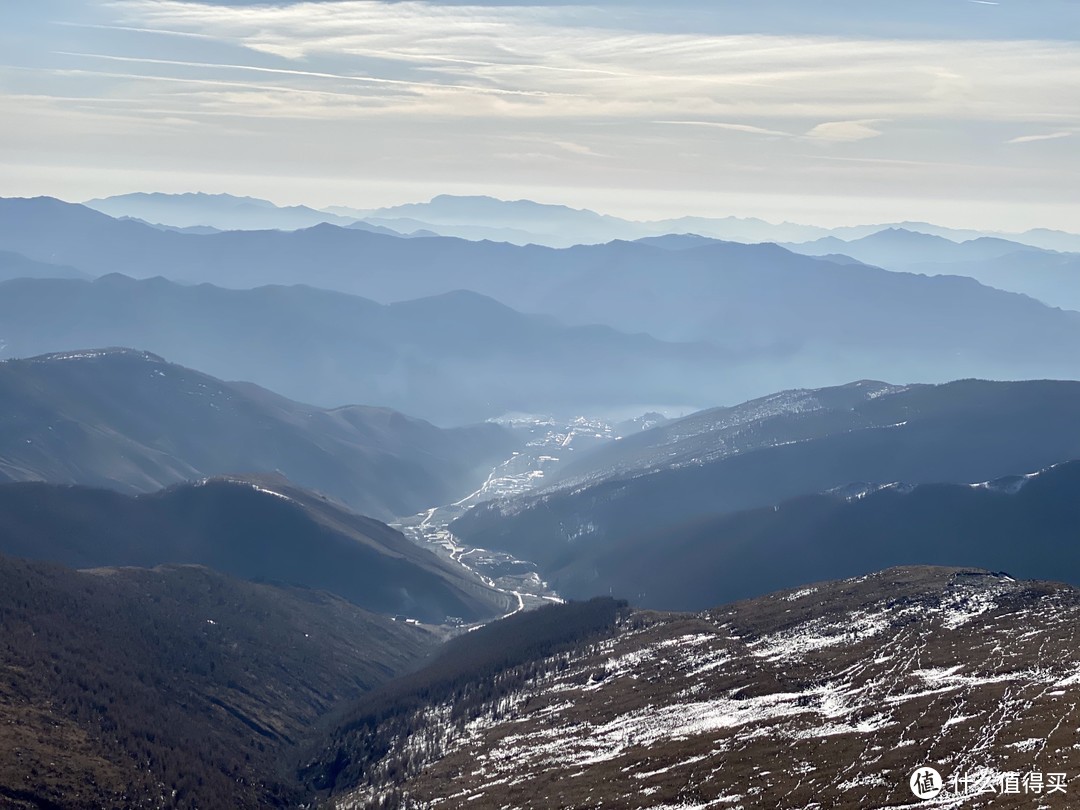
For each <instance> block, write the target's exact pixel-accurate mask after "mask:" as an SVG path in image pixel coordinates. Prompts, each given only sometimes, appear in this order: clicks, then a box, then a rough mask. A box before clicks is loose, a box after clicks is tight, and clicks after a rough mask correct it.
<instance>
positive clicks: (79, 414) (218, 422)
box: [0, 305, 514, 519]
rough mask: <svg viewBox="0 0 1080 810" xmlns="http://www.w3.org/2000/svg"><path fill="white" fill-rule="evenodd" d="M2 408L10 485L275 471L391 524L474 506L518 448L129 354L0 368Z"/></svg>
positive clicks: (473, 432)
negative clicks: (470, 500)
mask: <svg viewBox="0 0 1080 810" xmlns="http://www.w3.org/2000/svg"><path fill="white" fill-rule="evenodd" d="M0 306H2V305H0ZM113 314H114V315H116V314H117V313H116V312H115V310H114V311H113ZM146 314H147V313H145V312H144V313H143V315H144V316H145V315H146ZM0 400H2V401H3V403H4V409H3V412H2V413H0V480H8V481H27V480H40V481H50V482H53V483H70V484H86V485H89V486H108V487H113V488H116V489H119V490H121V491H125V492H150V491H153V490H156V489H160V488H161V487H163V486H168V485H170V484H175V483H178V482H180V481H186V480H191V479H195V478H204V477H207V476H213V475H222V474H229V473H273V472H277V473H280V474H282V475H284V476H286V477H287V478H289V479H290V480H292V481H293V482H295V483H296V484H298V485H301V486H305V487H309V488H311V489H315V490H319V491H321V492H324V493H326V494H327V495H331V496H332V497H334V498H337V499H338V500H340V501H342V502H344V503H346V504H348V505H349V506H351V507H352V508H354V509H356V510H357V511H359V512H362V513H364V514H369V515H372V516H373V517H378V518H383V519H389V518H392V517H394V516H397V515H411V514H414V513H415V512H418V511H420V510H421V509H424V508H427V507H429V506H431V505H434V504H440V503H445V502H448V501H452V500H456V499H458V498H461V497H464V496H465V495H467V494H468V493H470V492H472V491H473V490H474V489H476V487H478V486H479V484H480V483H482V482H483V480H484V478H485V477H486V476H487V473H488V472H489V471H490V469H491V467H492V466H493V465H494V464H495V463H497V462H498V461H499V460H501V459H503V458H505V457H506V456H507V455H508V454H509V453H510V451H511V449H512V445H513V441H514V440H513V438H512V437H511V435H510V434H509V433H508V432H507V431H506V430H504V429H502V428H500V427H497V426H495V425H479V426H476V427H469V428H456V429H453V430H441V429H439V428H436V427H434V426H433V425H431V424H428V423H427V422H423V421H420V420H418V419H410V418H409V417H406V416H403V415H402V414H400V413H397V412H395V411H391V410H387V409H383V408H371V407H363V406H349V407H343V408H335V409H331V410H325V409H321V408H316V407H314V406H311V405H304V404H301V403H298V402H292V401H290V400H288V399H285V398H284V397H279V396H277V395H275V394H272V393H270V392H269V391H267V390H265V389H262V388H259V387H258V386H255V385H251V384H247V383H226V382H222V381H221V380H218V379H215V378H214V377H210V376H209V375H206V374H202V373H200V372H197V371H192V370H191V369H188V368H184V367H183V366H179V365H175V364H173V363H168V362H166V361H164V360H162V359H161V358H160V357H157V356H155V355H151V354H147V353H145V352H137V351H132V350H126V349H105V350H91V351H81V352H66V353H63V354H54V355H46V356H42V357H35V358H33V359H29V360H10V361H7V362H3V363H0Z"/></svg>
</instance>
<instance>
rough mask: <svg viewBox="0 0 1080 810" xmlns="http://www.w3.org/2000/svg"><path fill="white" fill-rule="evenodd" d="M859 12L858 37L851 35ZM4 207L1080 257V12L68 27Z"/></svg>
mask: <svg viewBox="0 0 1080 810" xmlns="http://www.w3.org/2000/svg"><path fill="white" fill-rule="evenodd" d="M856 9H857V11H858V13H855V12H856ZM5 14H6V17H7V25H6V26H5V30H4V31H3V32H0V45H2V46H3V47H4V50H5V53H6V58H5V60H4V64H2V65H0V110H3V111H4V112H5V115H6V116H7V117H8V118H9V119H10V120H12V121H18V122H19V125H18V126H14V127H7V128H5V130H4V132H3V133H0V148H2V149H3V154H4V157H3V158H2V159H0V195H2V196H33V195H38V194H46V195H51V196H57V197H60V198H62V199H66V200H71V201H82V200H86V199H90V198H94V197H105V196H111V195H115V194H120V193H127V192H133V191H163V192H183V191H193V190H204V191H206V192H211V193H214V192H229V193H233V194H238V195H250V196H256V197H261V198H264V199H269V200H271V201H273V202H276V203H279V204H298V203H304V204H308V205H312V206H313V207H318V208H323V207H327V206H331V205H344V206H352V207H357V208H374V207H378V206H384V205H395V204H400V203H404V202H415V201H418V200H423V199H429V198H430V197H432V196H435V195H437V194H440V193H450V194H490V195H492V196H496V197H499V198H502V199H521V198H525V199H532V200H536V201H539V202H545V203H558V204H565V205H569V206H571V207H575V208H590V209H593V210H597V211H601V212H604V213H611V214H615V215H618V216H623V217H628V218H633V219H659V218H667V217H674V216H680V215H702V216H717V217H722V216H729V215H734V216H741V217H749V216H753V217H760V218H763V219H767V220H770V221H792V222H800V223H806V224H812V225H823V226H827V227H828V226H838V225H851V224H862V223H867V222H874V221H876V222H889V221H902V220H929V221H933V222H936V223H940V224H942V225H946V226H952V227H969V228H978V229H987V230H1025V229H1027V228H1032V227H1048V228H1058V229H1064V230H1069V229H1070V228H1071V229H1075V226H1073V225H1072V223H1074V222H1076V221H1078V220H1080V202H1078V201H1077V199H1076V194H1075V188H1077V187H1078V184H1080V157H1078V152H1080V150H1077V148H1076V139H1077V135H1078V133H1080V103H1078V102H1080V99H1078V98H1077V89H1076V88H1077V87H1080V43H1078V41H1077V40H1078V35H1077V33H1076V32H1078V31H1080V25H1074V24H1073V23H1074V22H1078V20H1077V16H1078V12H1077V7H1076V5H1075V4H1069V3H1065V2H1054V1H1053V0H1038V2H1027V3H1024V4H1020V3H1017V2H1014V1H1011V0H1002V1H1001V2H998V3H989V2H974V1H973V0H958V1H957V2H951V3H945V4H942V3H928V2H923V3H914V4H906V5H905V6H904V7H903V8H898V7H896V8H894V7H888V8H877V9H867V8H865V7H864V6H856V5H855V4H853V3H849V2H842V3H833V4H830V6H829V7H827V8H814V9H807V8H802V7H800V6H799V4H795V3H791V2H787V0H783V1H782V2H781V0H775V1H774V2H771V3H759V4H754V5H753V6H752V7H750V6H737V5H731V4H721V5H716V4H710V5H707V6H706V5H705V4H702V3H698V2H690V1H689V0H679V2H676V3H674V4H667V5H666V6H665V8H664V9H663V10H662V11H658V10H656V9H653V8H650V7H649V6H647V5H645V4H639V3H633V2H631V3H604V2H601V3H592V4H581V5H576V4H572V3H566V2H553V0H547V1H546V2H536V3H533V4H523V3H490V2H487V3H482V2H473V3H460V2H399V3H390V2H376V0H327V2H321V3H310V2H309V3H296V2H278V3H274V4H256V3H250V2H237V1H236V0H234V2H221V1H220V0H219V2H181V1H180V0H164V1H163V2H149V0H116V1H115V2H104V1H103V0H94V1H93V2H83V3H76V2H72V0H48V2H42V3H34V4H20V5H19V6H18V7H16V8H13V9H9V10H6V12H5Z"/></svg>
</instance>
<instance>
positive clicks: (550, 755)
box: [334, 567, 1080, 810]
mask: <svg viewBox="0 0 1080 810" xmlns="http://www.w3.org/2000/svg"><path fill="white" fill-rule="evenodd" d="M1078 617H1080V592H1078V591H1077V590H1075V589H1073V588H1070V587H1068V586H1064V585H1060V584H1054V583H1045V582H1020V581H1016V580H1014V579H1012V578H1011V577H1008V576H1006V575H1003V574H990V573H988V572H986V571H981V570H976V569H957V568H951V569H950V568H927V567H914V568H896V569H890V570H887V571H884V572H881V573H878V574H873V575H870V576H865V577H859V578H855V579H848V580H843V581H839V582H830V583H823V584H819V585H814V586H810V587H807V588H803V589H800V590H796V591H786V592H782V593H779V594H776V595H772V596H769V597H765V598H761V599H755V600H750V601H745V602H739V603H735V604H733V605H731V606H728V607H724V608H720V609H717V610H714V611H709V612H706V613H702V614H697V615H688V614H662V613H651V612H640V611H639V612H634V613H632V614H631V615H630V616H629V617H627V618H626V619H624V620H623V621H622V622H621V623H620V625H619V628H618V630H617V632H616V634H615V635H614V636H613V637H612V638H610V639H607V640H604V641H600V642H598V643H595V644H592V645H589V646H586V647H582V648H579V649H578V650H575V651H574V652H573V653H571V654H569V655H567V656H564V657H563V658H562V659H561V660H560V661H559V662H558V665H557V666H548V667H540V668H538V669H537V671H538V672H541V673H545V674H541V675H539V676H537V677H536V678H535V679H534V680H532V681H530V682H528V683H527V685H525V686H523V687H521V688H520V689H518V690H517V691H516V692H514V693H513V694H511V695H509V696H503V697H501V698H500V699H499V700H498V702H497V703H493V704H492V705H490V706H487V707H486V709H485V711H484V712H482V713H481V714H480V715H479V716H476V717H475V718H474V719H472V720H470V721H468V722H466V723H464V724H462V725H461V726H460V727H459V728H452V727H451V726H453V723H451V722H449V721H448V720H447V718H449V717H450V714H449V713H448V712H447V711H446V708H447V707H443V706H429V707H427V708H426V709H425V710H424V711H423V712H421V713H420V715H419V716H418V717H417V718H415V719H414V724H415V725H416V727H417V728H418V729H419V730H418V731H417V732H416V734H412V735H410V736H409V738H407V739H404V740H401V741H400V743H401V745H402V746H408V744H409V740H411V739H415V738H416V737H417V735H419V734H427V735H428V736H429V737H430V736H431V734H432V732H433V731H441V732H442V733H443V736H442V739H444V740H446V745H445V750H444V752H443V754H444V755H443V756H442V758H441V759H440V760H439V761H437V762H435V763H434V764H433V765H431V766H429V767H427V768H425V769H424V770H423V771H422V772H421V773H419V775H417V776H415V777H414V778H412V779H410V780H408V781H407V782H406V783H405V784H402V785H393V786H392V785H386V786H384V790H382V791H381V792H380V791H371V790H365V791H362V792H356V793H354V794H352V795H350V796H347V797H343V798H342V799H340V800H338V801H337V802H336V803H335V805H334V806H336V807H338V808H362V807H377V806H381V807H388V806H389V807H393V806H403V807H411V808H428V807H439V808H447V807H465V806H468V807H536V808H540V807H598V806H601V804H602V806H603V807H605V808H608V807H613V808H627V810H629V809H630V808H673V807H680V808H735V807H744V808H752V807H798V808H817V807H822V808H824V807H889V806H905V805H911V804H913V803H914V804H916V805H919V806H921V803H920V802H919V800H918V799H917V798H916V797H915V796H914V795H913V794H912V792H911V789H910V787H909V777H910V776H911V774H912V773H913V772H914V771H915V769H916V768H918V767H920V766H923V765H932V766H933V767H935V768H936V769H937V770H938V771H939V772H940V774H941V775H942V777H943V780H944V791H943V792H942V793H941V794H940V796H939V799H938V803H936V804H934V805H931V806H963V807H982V806H986V803H987V802H988V801H991V800H995V801H994V805H993V806H994V807H999V806H1004V807H1010V806H1014V805H1013V804H1010V795H1009V794H1012V795H1011V800H1014V801H1015V800H1019V801H1020V803H1021V804H1023V803H1024V802H1026V803H1027V804H1025V805H1024V806H1030V803H1031V801H1032V800H1033V798H1035V797H1034V796H1033V795H1031V794H1028V795H1025V792H1026V790H1027V789H1028V788H1029V787H1030V785H1031V784H1033V783H1034V781H1033V780H1035V778H1036V777H1035V775H1038V777H1039V778H1041V779H1043V784H1044V790H1043V792H1042V793H1041V794H1040V795H1041V798H1042V802H1043V804H1042V806H1047V807H1058V806H1060V807H1065V806H1068V804H1067V802H1068V798H1069V793H1070V792H1072V793H1076V794H1080V784H1078V785H1076V786H1073V785H1070V784H1069V783H1068V778H1069V773H1070V771H1072V773H1073V775H1074V776H1075V771H1076V767H1075V766H1076V763H1077V761H1078V760H1080V756H1078V755H1077V748H1078V747H1077V745H1076V743H1077V740H1076V729H1077V727H1078V725H1080V712H1078V710H1077V701H1076V698H1075V691H1074V686H1075V684H1077V683H1080V645H1078V643H1077V636H1076V627H1077V619H1078ZM398 753H400V752H394V751H391V752H390V754H389V756H391V757H392V756H395V755H396V754H398ZM1062 774H1064V776H1062ZM1051 782H1053V784H1055V785H1056V789H1055V791H1054V793H1053V794H1051V793H1049V792H1046V787H1045V786H1046V785H1049V784H1050V783H1051ZM1014 787H1015V788H1016V792H1014V791H1013V790H1012V788H1014ZM976 788H980V789H979V790H976ZM986 790H992V791H993V792H986ZM1003 791H1004V794H1005V795H998V794H1000V793H1002V792H1003ZM941 802H944V804H942V803H941ZM1015 806H1019V805H1015Z"/></svg>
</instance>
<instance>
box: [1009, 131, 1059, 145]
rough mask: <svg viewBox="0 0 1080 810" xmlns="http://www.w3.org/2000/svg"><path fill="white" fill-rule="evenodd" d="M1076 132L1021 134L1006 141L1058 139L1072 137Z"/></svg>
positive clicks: (1028, 141)
mask: <svg viewBox="0 0 1080 810" xmlns="http://www.w3.org/2000/svg"><path fill="white" fill-rule="evenodd" d="M1073 134H1074V133H1072V132H1051V133H1048V134H1046V135H1021V136H1020V137H1018V138H1012V139H1010V140H1007V141H1005V143H1035V142H1036V141H1056V140H1058V139H1059V138H1071V137H1072V136H1073Z"/></svg>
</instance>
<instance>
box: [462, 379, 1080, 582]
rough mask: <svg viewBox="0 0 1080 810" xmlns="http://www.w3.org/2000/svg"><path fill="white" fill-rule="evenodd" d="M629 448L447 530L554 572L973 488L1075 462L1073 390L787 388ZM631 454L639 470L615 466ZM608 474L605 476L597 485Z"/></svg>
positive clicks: (1025, 386) (650, 434)
mask: <svg viewBox="0 0 1080 810" xmlns="http://www.w3.org/2000/svg"><path fill="white" fill-rule="evenodd" d="M683 421H686V422H687V425H685V427H684V429H685V430H686V433H687V436H686V437H683V436H682V432H681V429H680V425H681V423H682V422H683ZM709 425H712V426H713V427H712V429H708V426H709ZM626 441H629V442H631V445H629V446H628V449H630V450H632V451H633V452H631V453H629V454H628V455H627V456H625V458H624V459H623V460H620V459H619V458H618V457H615V458H614V459H612V460H610V461H606V462H604V464H603V465H601V466H599V467H597V468H595V469H594V470H593V472H594V473H595V472H600V473H601V477H600V478H599V480H596V481H588V482H586V483H584V484H582V485H578V486H570V487H568V488H567V489H563V490H553V491H548V492H541V493H538V494H535V495H532V496H526V497H523V498H517V499H507V500H503V501H493V502H491V503H488V504H483V505H481V506H478V507H476V508H474V509H472V510H471V511H469V512H468V513H466V514H465V515H464V516H463V517H462V518H460V519H458V520H457V521H456V522H455V523H454V524H452V529H453V531H454V533H455V534H457V535H458V536H460V537H461V538H463V539H464V540H465V541H466V542H468V543H469V544H470V545H476V546H480V547H483V548H493V549H500V550H505V551H509V552H511V553H513V554H515V555H516V556H519V557H521V558H524V559H529V560H534V561H536V562H537V563H539V564H540V565H541V568H542V569H544V570H551V571H554V570H559V569H562V568H564V567H572V566H573V565H574V562H575V560H576V559H577V558H578V557H581V558H583V559H587V557H588V555H589V554H590V550H591V549H593V548H594V547H595V546H596V545H597V544H600V543H603V544H610V545H606V547H607V548H610V549H612V550H613V551H614V550H615V549H618V548H619V545H620V544H621V543H622V542H624V541H627V540H629V539H630V538H631V537H635V536H638V535H642V534H645V533H653V532H661V531H662V530H665V529H668V528H670V527H672V526H676V525H679V524H682V523H686V522H687V521H691V520H696V519H699V518H706V517H709V516H716V515H722V514H727V513H731V512H737V511H741V510H745V509H753V508H759V507H770V508H771V507H772V506H774V505H776V504H778V503H781V502H782V501H785V500H788V499H791V498H796V497H799V496H801V495H810V494H816V493H821V492H824V491H826V490H830V489H833V488H836V487H843V486H846V485H849V484H852V483H854V482H876V483H881V484H884V483H890V482H894V481H902V482H905V483H907V484H921V483H938V482H943V483H949V482H951V483H976V482H980V481H987V480H992V479H996V478H1001V477H1004V476H1007V475H1014V474H1017V473H1027V472H1031V471H1034V470H1040V469H1043V468H1045V467H1049V466H1051V465H1053V464H1056V463H1059V462H1063V461H1069V460H1072V459H1076V458H1080V383H1074V382H1055V381H1033V382H1019V383H992V382H983V381H978V380H964V381H960V382H955V383H949V384H946V385H939V386H927V385H919V386H910V387H904V388H898V387H889V386H884V385H883V384H880V383H878V384H867V385H862V386H858V385H857V386H849V387H847V388H843V389H826V390H824V391H811V392H788V393H787V394H786V395H778V396H777V397H775V398H769V399H766V400H764V401H761V402H758V403H749V404H748V406H747V407H746V409H745V411H742V410H740V409H735V412H734V414H732V413H730V412H726V411H724V410H719V411H710V412H705V414H701V415H696V416H694V417H689V418H688V420H680V421H676V422H672V423H668V424H665V425H663V426H661V427H659V428H655V429H654V430H651V431H645V432H643V433H641V434H640V435H638V436H636V437H634V438H633V439H632V440H626ZM653 442H655V444H652V443H653ZM621 445H622V442H619V443H617V444H616V445H615V447H614V449H612V450H610V451H609V450H604V451H600V452H599V453H598V457H600V458H605V459H608V458H610V455H609V454H610V453H619V452H620V451H622V447H621ZM601 454H603V455H601ZM665 457H670V459H671V461H670V463H666V462H665ZM633 459H639V460H643V466H642V467H641V468H637V469H635V468H633V467H626V466H620V465H622V464H623V463H624V461H625V460H633ZM585 461H586V460H583V461H582V463H581V466H582V467H584V466H585ZM605 469H607V470H612V471H613V474H611V475H610V477H603V474H602V471H603V470H605ZM577 472H579V473H580V472H582V469H580V468H579V470H578V471H577ZM604 592H605V593H606V590H605V591H604Z"/></svg>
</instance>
